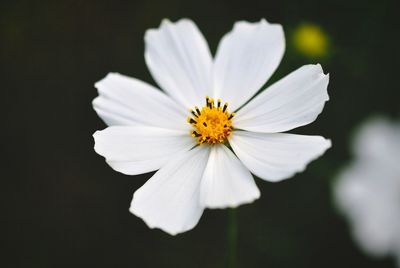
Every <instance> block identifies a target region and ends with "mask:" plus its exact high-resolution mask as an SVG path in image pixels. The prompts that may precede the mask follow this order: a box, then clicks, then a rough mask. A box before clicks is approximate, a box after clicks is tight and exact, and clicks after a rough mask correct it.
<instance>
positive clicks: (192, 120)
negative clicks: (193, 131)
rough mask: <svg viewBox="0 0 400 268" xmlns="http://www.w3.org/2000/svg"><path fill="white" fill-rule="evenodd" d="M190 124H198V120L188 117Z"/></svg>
mask: <svg viewBox="0 0 400 268" xmlns="http://www.w3.org/2000/svg"><path fill="white" fill-rule="evenodd" d="M187 121H188V123H189V124H197V122H196V120H194V119H193V118H190V117H188V119H187Z"/></svg>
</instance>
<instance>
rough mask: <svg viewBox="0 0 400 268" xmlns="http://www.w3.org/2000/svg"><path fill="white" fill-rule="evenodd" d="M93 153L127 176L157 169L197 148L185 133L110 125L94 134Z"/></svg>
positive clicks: (153, 128)
mask: <svg viewBox="0 0 400 268" xmlns="http://www.w3.org/2000/svg"><path fill="white" fill-rule="evenodd" d="M93 137H94V139H95V146H94V149H95V151H96V152H97V153H98V154H100V155H102V156H104V157H105V158H106V161H107V163H108V164H109V165H110V166H111V167H112V168H113V169H115V170H116V171H119V172H122V173H124V174H128V175H137V174H141V173H146V172H150V171H153V170H157V169H159V168H160V167H162V166H163V165H164V164H165V163H167V162H168V160H169V159H170V157H171V155H174V154H177V153H181V152H185V151H189V150H190V148H192V147H193V146H195V145H196V142H195V139H193V138H192V137H191V136H190V135H189V134H188V133H186V132H183V131H176V130H168V129H163V128H156V127H144V126H141V127H138V126H112V127H108V128H106V129H105V130H102V131H96V133H94V135H93Z"/></svg>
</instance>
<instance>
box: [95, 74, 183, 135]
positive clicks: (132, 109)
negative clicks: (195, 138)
mask: <svg viewBox="0 0 400 268" xmlns="http://www.w3.org/2000/svg"><path fill="white" fill-rule="evenodd" d="M95 87H96V88H97V89H98V91H99V96H98V97H97V98H96V99H94V101H93V107H94V109H95V110H96V112H97V113H98V114H99V116H100V117H101V118H102V119H103V120H104V121H105V122H106V124H107V125H110V126H112V125H125V126H126V125H146V126H156V127H164V128H169V129H183V130H188V129H189V128H190V126H189V124H187V123H186V117H187V114H186V112H185V110H184V109H182V107H180V106H179V104H177V103H175V102H174V101H173V100H172V99H170V98H169V97H168V96H167V95H165V94H164V93H162V92H161V91H160V90H158V89H156V88H155V87H153V86H151V85H149V84H147V83H145V82H142V81H140V80H138V79H135V78H131V77H127V76H124V75H121V74H118V73H110V74H108V75H107V76H106V77H105V78H103V79H102V80H100V81H99V82H97V83H96V84H95Z"/></svg>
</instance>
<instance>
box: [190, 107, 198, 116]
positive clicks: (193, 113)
mask: <svg viewBox="0 0 400 268" xmlns="http://www.w3.org/2000/svg"><path fill="white" fill-rule="evenodd" d="M190 112H191V113H192V115H194V116H195V117H198V116H197V114H196V113H195V112H194V111H193V110H192V109H190Z"/></svg>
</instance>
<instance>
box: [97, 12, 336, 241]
mask: <svg viewBox="0 0 400 268" xmlns="http://www.w3.org/2000/svg"><path fill="white" fill-rule="evenodd" d="M145 46H146V51H145V59H146V63H147V66H148V68H149V70H150V72H151V74H152V76H153V77H154V79H155V80H156V82H157V83H158V85H159V86H160V87H161V88H162V89H163V91H164V92H162V91H160V90H158V89H156V88H155V87H153V86H151V85H149V84H146V83H144V82H142V81H139V80H137V79H135V78H129V77H126V76H123V75H120V74H116V73H111V74H109V75H107V76H106V77H105V78H104V79H103V80H101V81H99V82H98V83H96V85H95V86H96V88H97V89H98V91H99V97H97V98H96V99H95V100H94V102H93V106H94V108H95V110H96V111H97V113H98V114H99V116H100V117H101V118H102V119H103V120H104V121H105V122H106V123H107V124H108V125H109V126H110V127H108V128H107V129H105V130H103V131H98V132H96V133H95V134H94V138H95V150H96V152H97V153H98V154H100V155H102V156H104V157H105V158H106V161H107V163H108V164H109V165H110V166H111V167H112V168H113V169H115V170H116V171H119V172H122V173H124V174H128V175H137V174H141V173H146V172H150V171H154V170H158V169H159V170H158V171H157V172H156V173H155V174H154V176H153V177H151V178H150V180H148V181H147V182H146V183H145V184H144V185H143V187H141V188H140V189H139V190H137V191H136V192H135V194H134V196H133V200H132V204H131V207H130V211H131V212H132V213H133V214H135V215H137V216H138V217H141V218H142V219H143V220H144V221H145V222H146V224H147V225H148V226H149V227H150V228H160V229H162V230H164V231H165V232H168V233H170V234H177V233H181V232H184V231H187V230H190V229H192V228H193V227H194V226H195V225H196V224H197V222H198V221H199V219H200V217H201V214H202V213H203V210H204V209H205V208H226V207H236V206H239V205H241V204H245V203H250V202H253V201H254V200H255V199H257V198H259V196H260V192H259V190H258V188H257V186H256V184H255V183H254V180H253V177H252V175H251V173H253V174H255V175H256V176H258V177H260V178H262V179H264V180H266V181H271V182H277V181H280V180H283V179H286V178H289V177H291V176H293V175H294V174H295V173H296V172H300V171H303V170H304V169H305V167H306V165H307V164H308V163H309V162H310V161H312V160H313V159H315V158H317V157H319V156H320V155H321V154H323V153H324V152H325V150H326V149H327V148H329V147H330V145H331V143H330V141H329V140H326V139H324V138H323V137H320V136H303V135H295V134H281V133H277V132H284V131H288V130H291V129H294V128H297V127H300V126H303V125H306V124H309V123H311V122H313V121H314V120H315V119H316V118H317V116H318V114H319V113H320V112H321V111H322V109H323V107H324V103H325V101H327V100H328V94H327V85H328V81H329V76H328V75H324V73H323V71H322V68H321V66H320V65H306V66H303V67H301V68H299V69H298V70H296V71H294V72H293V73H291V74H289V75H288V76H286V77H285V78H283V79H282V80H280V81H279V82H277V83H275V84H273V85H272V86H270V87H269V88H268V89H267V90H265V91H264V92H262V93H261V94H259V95H258V96H256V97H255V98H254V99H251V97H252V96H254V95H255V93H256V92H257V91H258V90H259V89H260V88H261V87H262V86H263V85H264V83H265V82H266V81H267V80H268V78H269V77H270V76H271V75H272V73H273V72H274V71H275V69H276V68H277V66H278V65H279V63H280V61H281V58H282V56H283V52H284V48H285V40H284V34H283V30H282V27H281V25H278V24H269V23H268V22H266V21H265V20H261V21H260V22H257V23H249V22H244V21H241V22H237V23H235V26H234V28H233V30H232V31H231V32H229V33H228V34H226V35H225V36H224V37H223V38H222V40H221V42H220V44H219V46H218V50H217V53H216V56H215V58H214V59H213V57H212V55H211V53H210V50H209V48H208V45H207V43H206V40H205V39H204V37H203V35H202V34H201V33H200V31H199V30H198V28H197V27H196V25H195V24H194V23H193V22H192V21H190V20H188V19H182V20H180V21H178V22H176V23H171V22H170V21H168V20H164V21H163V22H162V23H161V26H160V27H159V28H158V29H151V30H148V31H147V32H146V35H145ZM206 96H210V98H209V97H206ZM222 101H223V102H222ZM225 102H228V103H229V106H228V104H227V103H225ZM242 106H243V107H242ZM241 107H242V108H241ZM189 108H192V110H189ZM233 111H235V113H236V114H235V113H232V112H233ZM231 149H232V150H231ZM250 172H251V173H250Z"/></svg>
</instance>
